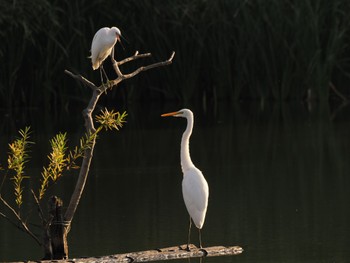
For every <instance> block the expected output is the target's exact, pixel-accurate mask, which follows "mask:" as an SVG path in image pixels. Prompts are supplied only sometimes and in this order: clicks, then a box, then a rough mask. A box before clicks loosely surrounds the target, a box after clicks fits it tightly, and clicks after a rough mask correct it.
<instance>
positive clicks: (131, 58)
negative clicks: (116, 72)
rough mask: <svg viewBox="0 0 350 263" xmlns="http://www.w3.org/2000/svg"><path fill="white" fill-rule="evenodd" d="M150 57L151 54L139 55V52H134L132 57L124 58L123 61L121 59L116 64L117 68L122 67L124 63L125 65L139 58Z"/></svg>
mask: <svg viewBox="0 0 350 263" xmlns="http://www.w3.org/2000/svg"><path fill="white" fill-rule="evenodd" d="M150 56H152V54H151V53H145V54H139V52H138V51H136V52H135V54H134V55H133V56H131V57H128V58H125V59H123V60H121V61H118V62H117V63H118V66H121V65H123V64H125V63H127V62H129V61H132V60H136V59H139V58H146V57H150Z"/></svg>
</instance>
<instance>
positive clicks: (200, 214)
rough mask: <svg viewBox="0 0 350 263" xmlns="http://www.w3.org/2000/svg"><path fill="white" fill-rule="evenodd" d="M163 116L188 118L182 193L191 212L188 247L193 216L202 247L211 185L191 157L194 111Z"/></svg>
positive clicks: (182, 157)
mask: <svg viewBox="0 0 350 263" xmlns="http://www.w3.org/2000/svg"><path fill="white" fill-rule="evenodd" d="M161 116H162V117H167V116H173V117H183V118H186V119H187V127H186V130H185V132H184V133H183V135H182V140H181V152H180V157H181V168H182V173H183V180H182V195H183V198H184V201H185V205H186V208H187V211H188V213H189V214H190V226H189V229H188V242H187V249H189V244H190V235H191V224H192V221H191V218H192V220H193V222H194V224H195V225H196V227H197V228H198V234H199V246H200V248H202V239H201V229H202V227H203V224H204V220H205V214H206V212H207V206H208V197H209V187H208V183H207V181H206V180H205V178H204V176H203V174H202V172H201V171H200V170H199V169H198V168H197V167H195V166H194V164H193V163H192V161H191V157H190V149H189V142H190V136H191V134H192V129H193V122H194V119H193V113H192V111H190V110H189V109H182V110H179V111H176V112H170V113H165V114H162V115H161Z"/></svg>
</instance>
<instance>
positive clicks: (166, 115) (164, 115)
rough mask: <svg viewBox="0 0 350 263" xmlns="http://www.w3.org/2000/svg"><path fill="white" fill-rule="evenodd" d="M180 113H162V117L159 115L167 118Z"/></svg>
mask: <svg viewBox="0 0 350 263" xmlns="http://www.w3.org/2000/svg"><path fill="white" fill-rule="evenodd" d="M180 113H181V112H178V111H174V112H169V113H164V114H162V115H160V116H161V117H168V116H175V115H177V114H180Z"/></svg>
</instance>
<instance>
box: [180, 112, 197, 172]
mask: <svg viewBox="0 0 350 263" xmlns="http://www.w3.org/2000/svg"><path fill="white" fill-rule="evenodd" d="M192 129H193V116H188V118H187V127H186V130H185V132H184V133H183V135H182V140H181V153H180V154H181V168H182V171H183V172H184V171H185V170H187V169H188V168H190V167H193V166H194V165H193V163H192V161H191V157H190V145H189V144H190V137H191V134H192Z"/></svg>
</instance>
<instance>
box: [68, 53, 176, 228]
mask: <svg viewBox="0 0 350 263" xmlns="http://www.w3.org/2000/svg"><path fill="white" fill-rule="evenodd" d="M174 55H175V52H173V53H172V54H171V56H170V58H169V59H167V60H166V61H163V62H157V63H153V64H150V65H147V66H143V67H140V68H138V69H136V70H135V71H133V72H132V73H129V74H126V75H125V74H123V73H122V72H121V71H120V69H119V65H122V64H125V63H128V62H131V61H133V60H136V59H139V58H145V57H149V56H151V54H150V53H146V54H139V53H138V51H136V53H135V54H134V55H133V56H131V57H128V58H125V59H123V60H121V61H119V62H117V61H116V60H115V59H114V58H113V57H111V59H112V63H113V68H114V70H115V72H116V73H117V76H118V77H117V78H116V79H115V80H111V81H109V82H108V83H107V84H101V85H100V86H99V87H97V86H96V85H95V84H94V83H92V82H91V81H89V80H88V79H86V78H84V77H83V76H81V75H76V74H73V73H71V72H70V71H68V70H65V73H66V74H68V75H69V76H71V77H72V78H74V79H76V80H78V81H80V82H82V83H83V84H84V85H86V86H88V87H90V88H91V89H92V96H91V99H90V101H89V104H88V106H87V108H86V109H85V110H84V111H83V116H84V119H85V127H86V131H87V133H88V134H92V133H94V132H95V130H96V129H95V127H94V123H93V118H92V113H93V112H94V110H95V107H96V104H97V102H98V100H99V98H100V96H101V94H102V93H103V92H106V91H107V89H108V88H113V87H115V86H117V85H118V84H119V83H120V82H122V81H123V80H124V79H128V78H132V77H134V76H136V75H137V74H139V73H140V72H142V71H146V70H149V69H152V68H156V67H162V66H166V65H169V64H171V63H172V60H173V58H174ZM95 143H96V139H94V140H93V142H92V144H91V147H90V148H89V149H87V150H86V151H85V153H84V158H83V162H82V165H81V168H80V173H79V177H78V181H77V183H76V186H75V190H74V192H73V195H72V197H71V200H70V203H69V205H68V208H67V211H66V213H65V216H64V220H65V221H66V222H68V229H67V231H69V228H70V224H71V221H72V219H73V216H74V214H75V211H76V209H77V207H78V204H79V201H80V198H81V196H82V193H83V190H84V187H85V183H86V179H87V176H88V173H89V169H90V164H91V160H92V156H93V151H94V148H95Z"/></svg>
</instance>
